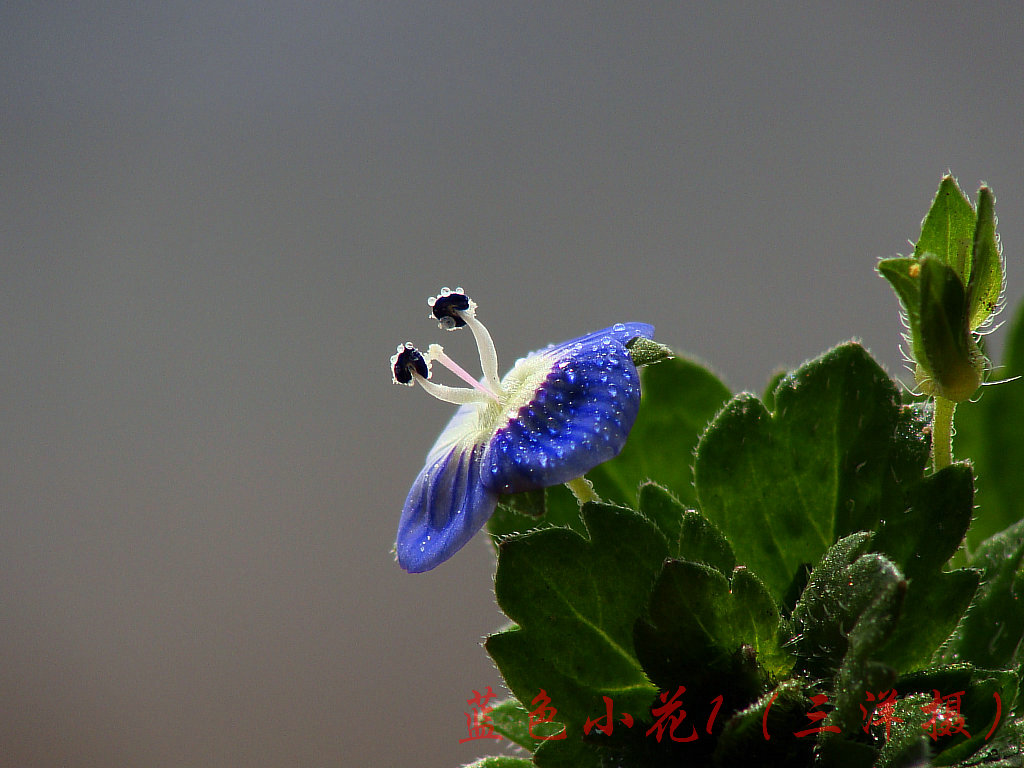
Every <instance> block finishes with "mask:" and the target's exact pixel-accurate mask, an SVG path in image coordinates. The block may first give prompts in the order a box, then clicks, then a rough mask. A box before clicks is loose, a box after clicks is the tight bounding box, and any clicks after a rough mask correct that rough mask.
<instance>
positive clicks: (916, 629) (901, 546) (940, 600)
mask: <svg viewBox="0 0 1024 768" xmlns="http://www.w3.org/2000/svg"><path fill="white" fill-rule="evenodd" d="M973 512H974V476H973V473H972V472H971V468H970V466H969V465H966V464H954V465H952V466H949V467H946V468H945V469H943V470H941V471H940V472H937V473H935V474H934V475H930V476H928V477H926V478H924V479H923V480H922V481H921V482H920V483H919V484H918V485H917V487H916V488H915V489H914V491H913V493H912V494H911V506H910V507H909V508H908V509H906V510H905V511H904V512H902V513H900V514H897V515H894V516H892V517H890V518H889V519H888V520H884V521H882V525H881V526H880V528H879V531H878V533H877V534H876V536H875V538H874V541H873V543H872V549H874V550H876V551H878V552H882V553H884V554H885V555H886V556H887V557H889V558H891V559H892V560H893V562H895V563H896V564H897V565H898V566H899V567H900V568H901V569H902V570H903V573H904V574H905V575H906V577H907V578H908V579H909V580H910V586H909V589H908V592H907V599H906V603H905V605H904V608H903V619H902V620H901V622H900V624H899V625H898V626H897V627H896V630H895V632H894V633H893V635H892V637H891V638H890V640H889V642H888V644H887V646H886V649H885V651H883V652H882V653H881V656H882V657H883V658H884V659H885V661H886V663H887V664H891V665H892V666H893V667H895V668H896V669H898V670H899V671H906V670H910V669H920V668H922V667H925V666H927V665H928V664H929V663H930V661H931V659H932V656H933V654H934V653H935V651H936V650H937V649H938V648H939V646H940V645H941V644H942V643H943V642H944V641H945V640H946V639H947V638H948V637H949V635H950V634H951V633H952V632H953V630H954V629H955V628H956V626H957V623H958V622H959V621H960V619H961V617H962V615H963V613H964V611H965V610H967V606H968V605H970V602H971V599H972V598H973V597H974V593H975V591H976V590H977V588H978V573H977V571H974V570H957V571H952V572H948V573H947V572H944V571H943V566H945V564H946V563H947V562H948V561H949V559H950V558H951V557H952V556H953V554H954V553H955V552H956V551H957V549H958V548H959V547H960V544H961V543H962V542H963V539H964V535H965V533H966V531H967V527H968V526H969V525H970V522H971V516H972V514H973Z"/></svg>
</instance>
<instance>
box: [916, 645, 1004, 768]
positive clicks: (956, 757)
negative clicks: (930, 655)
mask: <svg viewBox="0 0 1024 768" xmlns="http://www.w3.org/2000/svg"><path fill="white" fill-rule="evenodd" d="M1016 685H1017V676H1016V675H1015V674H1013V673H1011V672H1007V671H1005V670H991V669H978V668H975V667H972V666H970V665H968V664H959V665H954V666H947V667H937V668H934V669H929V670H923V671H921V672H915V673H913V674H910V675H904V676H903V677H901V678H899V680H897V682H896V687H897V690H898V691H899V694H900V696H901V697H908V698H914V701H915V706H912V707H909V708H902V709H901V708H900V707H897V714H900V713H901V712H902V713H903V714H901V715H900V716H902V717H904V719H905V720H906V722H905V723H904V724H903V726H901V727H902V728H908V729H921V730H924V732H925V733H926V734H929V741H930V742H931V747H932V750H933V755H934V756H933V758H932V761H933V764H934V765H937V766H938V765H953V764H957V763H959V762H961V761H963V760H965V759H967V758H969V757H970V756H971V755H973V754H974V753H975V752H977V751H978V750H980V749H983V748H985V746H986V737H988V736H989V734H990V733H993V732H994V733H996V734H997V733H998V732H999V729H1000V727H1002V726H1005V724H1006V723H1007V722H1008V721H1009V702H1010V701H1011V700H1012V698H1013V691H1014V688H1015V687H1016ZM915 694H926V695H927V696H928V698H927V699H926V701H925V706H926V707H927V709H924V710H922V709H921V705H920V704H919V703H918V702H919V701H920V699H918V698H916V697H915ZM957 694H959V696H957ZM948 697H954V698H956V699H957V700H958V703H959V712H960V714H961V715H962V716H963V718H964V720H963V722H962V729H963V731H964V733H958V732H955V731H956V730H957V729H956V728H955V727H954V728H951V729H950V730H952V731H954V732H952V733H948V734H946V735H941V734H937V733H936V730H937V729H936V725H937V724H936V723H929V722H928V721H929V719H930V718H932V716H933V714H936V709H935V708H936V706H937V705H939V704H940V703H941V705H942V707H943V709H945V710H949V709H953V710H955V709H956V704H955V702H954V700H953V699H951V698H948ZM943 699H945V702H943V701H942V700H943ZM915 710H916V711H915ZM997 717H998V718H999V721H998V722H997V721H996V718H997ZM938 725H940V727H941V724H938ZM967 733H969V734H970V738H967V736H966V734H967ZM932 734H934V735H937V736H938V738H936V739H932V738H931V737H930V736H931V735H932ZM901 738H902V737H901Z"/></svg>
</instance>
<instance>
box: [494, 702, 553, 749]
mask: <svg viewBox="0 0 1024 768" xmlns="http://www.w3.org/2000/svg"><path fill="white" fill-rule="evenodd" d="M488 716H489V717H490V718H491V723H493V725H494V730H495V732H496V733H499V734H501V735H502V736H504V737H505V738H506V739H508V740H509V741H511V742H512V743H513V744H517V745H518V746H520V747H523V748H524V749H528V750H529V751H530V752H533V751H534V750H535V749H536V748H537V745H538V744H540V743H541V740H540V739H538V738H535V737H534V736H531V735H530V713H529V712H527V711H526V710H525V709H524V708H523V705H522V704H520V703H519V702H518V701H517V700H516V699H505V700H504V701H499V702H498V703H497V704H495V705H494V706H493V707H491V711H490V712H488ZM537 728H538V729H546V730H543V731H542V730H538V731H537V733H538V735H543V736H548V735H552V734H556V733H558V731H560V730H561V728H562V726H561V724H559V723H539V724H538V725H537Z"/></svg>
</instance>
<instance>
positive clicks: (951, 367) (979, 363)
mask: <svg viewBox="0 0 1024 768" xmlns="http://www.w3.org/2000/svg"><path fill="white" fill-rule="evenodd" d="M919 266H920V269H921V273H920V281H921V307H920V318H921V320H920V339H921V347H920V350H915V355H916V360H917V366H918V367H917V370H916V371H915V376H916V378H917V384H918V387H919V388H920V389H921V390H922V391H923V392H925V393H926V394H936V395H941V396H942V397H945V398H946V399H947V400H951V401H953V402H954V403H959V402H962V401H964V400H967V399H969V398H970V397H971V396H972V395H973V394H974V393H975V392H976V391H977V390H978V387H979V386H981V379H982V373H983V372H984V370H985V357H984V355H983V354H982V353H981V350H980V349H979V348H978V345H977V343H976V342H975V340H974V337H973V335H972V334H971V330H970V327H969V325H968V314H967V292H966V289H965V288H964V284H963V282H961V279H960V277H958V276H957V274H956V271H955V270H954V269H953V268H952V267H950V266H948V265H945V264H942V263H941V262H940V261H939V260H938V259H937V258H936V257H934V256H931V255H926V256H925V257H924V258H922V259H921V260H920V262H919ZM922 352H923V355H922V354H921V353H922Z"/></svg>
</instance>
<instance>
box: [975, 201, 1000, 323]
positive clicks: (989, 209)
mask: <svg viewBox="0 0 1024 768" xmlns="http://www.w3.org/2000/svg"><path fill="white" fill-rule="evenodd" d="M995 203H996V199H995V196H994V195H993V194H992V190H991V189H989V188H988V187H982V188H981V189H979V190H978V220H977V224H976V226H975V229H974V246H973V254H972V258H971V261H972V263H971V278H970V281H969V282H968V284H967V295H968V297H969V301H970V306H969V307H968V313H969V317H970V329H971V330H972V331H974V330H977V329H978V328H980V327H981V326H983V325H984V324H985V323H986V322H987V321H988V320H989V318H991V317H992V316H993V315H994V314H995V313H996V312H997V311H998V310H999V305H1000V301H1001V296H1002V293H1003V288H1004V280H1005V275H1004V274H1003V259H1002V255H1001V254H1000V252H999V238H998V236H997V235H996V213H995Z"/></svg>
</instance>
